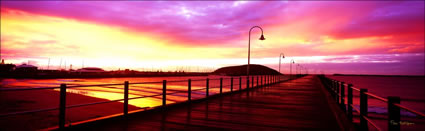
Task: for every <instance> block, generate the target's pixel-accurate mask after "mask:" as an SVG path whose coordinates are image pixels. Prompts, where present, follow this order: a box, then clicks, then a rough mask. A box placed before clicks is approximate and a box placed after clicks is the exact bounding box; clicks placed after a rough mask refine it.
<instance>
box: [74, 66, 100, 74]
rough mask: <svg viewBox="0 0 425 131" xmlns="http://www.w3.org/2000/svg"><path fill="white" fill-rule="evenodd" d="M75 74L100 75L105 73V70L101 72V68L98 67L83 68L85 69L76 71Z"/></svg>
mask: <svg viewBox="0 0 425 131" xmlns="http://www.w3.org/2000/svg"><path fill="white" fill-rule="evenodd" d="M75 72H81V73H101V72H105V70H103V69H102V68H98V67H85V68H81V69H78V70H76V71H75Z"/></svg>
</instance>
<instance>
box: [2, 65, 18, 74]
mask: <svg viewBox="0 0 425 131" xmlns="http://www.w3.org/2000/svg"><path fill="white" fill-rule="evenodd" d="M15 67H16V66H15V65H14V64H4V63H2V64H0V72H12V71H13V70H15Z"/></svg>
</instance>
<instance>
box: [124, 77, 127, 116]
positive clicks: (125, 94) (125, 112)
mask: <svg viewBox="0 0 425 131" xmlns="http://www.w3.org/2000/svg"><path fill="white" fill-rule="evenodd" d="M127 114H128V81H125V82H124V116H126V115H127Z"/></svg>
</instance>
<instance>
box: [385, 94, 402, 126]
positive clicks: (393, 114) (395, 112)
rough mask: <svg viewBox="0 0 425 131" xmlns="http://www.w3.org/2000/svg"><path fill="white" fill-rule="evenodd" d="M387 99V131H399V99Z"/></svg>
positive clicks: (392, 97)
mask: <svg viewBox="0 0 425 131" xmlns="http://www.w3.org/2000/svg"><path fill="white" fill-rule="evenodd" d="M387 99H388V131H400V107H397V106H395V105H394V104H400V97H396V96H389V97H387Z"/></svg>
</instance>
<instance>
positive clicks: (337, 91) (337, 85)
mask: <svg viewBox="0 0 425 131" xmlns="http://www.w3.org/2000/svg"><path fill="white" fill-rule="evenodd" d="M335 84H336V86H335V87H336V103H338V104H340V103H339V84H340V83H339V81H336V83H335Z"/></svg>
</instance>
